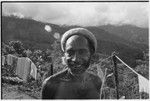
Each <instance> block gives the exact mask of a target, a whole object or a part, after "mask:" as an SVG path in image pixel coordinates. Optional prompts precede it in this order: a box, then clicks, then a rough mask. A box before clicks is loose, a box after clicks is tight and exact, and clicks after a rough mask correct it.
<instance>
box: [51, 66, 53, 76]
mask: <svg viewBox="0 0 150 101" xmlns="http://www.w3.org/2000/svg"><path fill="white" fill-rule="evenodd" d="M51 75H53V63H52V64H51Z"/></svg>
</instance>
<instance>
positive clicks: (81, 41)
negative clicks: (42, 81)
mask: <svg viewBox="0 0 150 101" xmlns="http://www.w3.org/2000/svg"><path fill="white" fill-rule="evenodd" d="M90 58H91V53H90V50H89V44H88V41H87V39H86V38H84V37H83V36H78V35H74V36H72V37H70V38H69V39H68V40H67V42H66V47H65V60H66V63H67V65H68V67H69V68H70V70H71V73H72V74H74V75H80V74H82V73H84V72H85V71H86V69H87V68H88V67H89V64H90Z"/></svg>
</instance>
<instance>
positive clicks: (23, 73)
mask: <svg viewBox="0 0 150 101" xmlns="http://www.w3.org/2000/svg"><path fill="white" fill-rule="evenodd" d="M30 70H31V60H30V59H29V58H24V57H22V58H19V59H18V62H17V68H16V74H17V75H18V77H20V78H21V79H23V81H27V78H28V76H29V74H30Z"/></svg>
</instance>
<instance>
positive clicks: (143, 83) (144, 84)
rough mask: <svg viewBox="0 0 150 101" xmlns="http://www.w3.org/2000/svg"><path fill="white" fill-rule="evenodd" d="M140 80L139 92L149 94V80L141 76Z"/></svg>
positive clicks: (139, 76)
mask: <svg viewBox="0 0 150 101" xmlns="http://www.w3.org/2000/svg"><path fill="white" fill-rule="evenodd" d="M138 80H139V92H146V93H148V94H149V80H147V79H146V78H144V77H143V76H141V75H138Z"/></svg>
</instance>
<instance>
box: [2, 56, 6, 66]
mask: <svg viewBox="0 0 150 101" xmlns="http://www.w3.org/2000/svg"><path fill="white" fill-rule="evenodd" d="M5 59H6V58H5V56H2V66H4V64H5Z"/></svg>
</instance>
